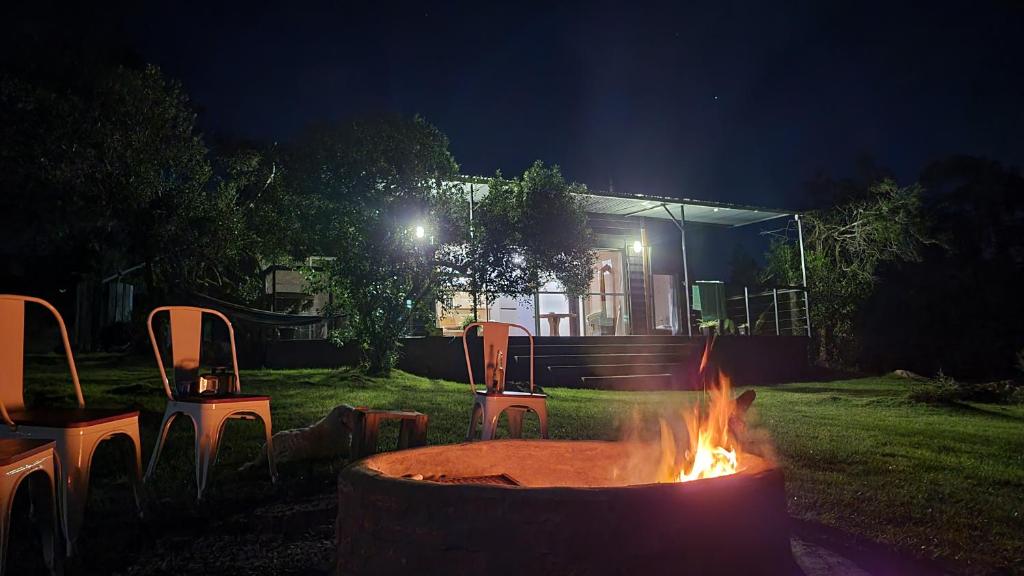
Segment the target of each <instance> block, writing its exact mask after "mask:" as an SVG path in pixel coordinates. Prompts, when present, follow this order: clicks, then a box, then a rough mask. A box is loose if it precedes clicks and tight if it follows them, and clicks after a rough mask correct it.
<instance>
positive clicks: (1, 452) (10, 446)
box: [0, 439, 57, 466]
mask: <svg viewBox="0 0 1024 576" xmlns="http://www.w3.org/2000/svg"><path fill="white" fill-rule="evenodd" d="M56 445H57V443H56V442H54V441H53V440H21V439H9V440H8V439H4V440H0V466H7V465H8V464H14V463H15V462H17V461H19V460H24V459H25V458H31V457H32V456H35V455H36V454H39V453H40V452H46V451H47V450H49V449H51V448H53V447H54V446H56Z"/></svg>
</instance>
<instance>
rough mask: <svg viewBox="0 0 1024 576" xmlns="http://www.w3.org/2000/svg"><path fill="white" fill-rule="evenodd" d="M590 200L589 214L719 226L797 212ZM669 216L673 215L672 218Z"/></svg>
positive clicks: (638, 197) (646, 199)
mask: <svg viewBox="0 0 1024 576" xmlns="http://www.w3.org/2000/svg"><path fill="white" fill-rule="evenodd" d="M461 184H463V186H464V190H465V191H466V194H467V195H468V194H469V188H470V186H472V188H473V192H474V198H476V200H477V201H479V200H482V199H483V198H484V197H485V196H487V193H488V192H489V189H488V186H487V184H481V183H477V182H462V183H461ZM580 196H582V197H583V198H584V200H585V201H586V205H587V212H590V213H592V214H608V215H612V216H643V217H645V218H659V219H662V220H671V219H672V218H673V217H674V218H675V219H677V220H682V219H683V218H682V216H683V214H684V213H685V216H686V218H685V220H686V221H687V222H697V223H700V224H713V225H717V226H729V227H737V226H748V225H750V224H757V223H758V222H764V221H766V220H773V219H775V218H782V217H783V216H790V215H792V214H793V213H792V212H787V211H784V210H778V209H769V208H761V207H757V206H744V205H741V204H728V203H724V202H708V201H704V200H691V199H689V198H666V197H663V196H649V195H646V194H618V193H614V192H588V193H586V194H580ZM666 209H667V211H666ZM669 213H671V214H672V216H669Z"/></svg>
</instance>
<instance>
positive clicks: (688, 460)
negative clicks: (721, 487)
mask: <svg viewBox="0 0 1024 576" xmlns="http://www.w3.org/2000/svg"><path fill="white" fill-rule="evenodd" d="M713 345H714V338H713V337H712V338H709V339H708V341H707V345H706V346H705V347H704V354H703V356H702V357H701V361H700V370H699V378H700V381H701V382H704V383H705V384H706V382H707V381H706V379H705V370H706V369H707V367H708V361H709V358H710V356H711V348H712V346H713ZM712 384H713V385H712V386H711V387H710V390H708V395H709V396H710V402H709V403H708V414H707V417H705V418H701V412H700V408H699V407H694V408H693V409H692V410H689V411H683V413H682V418H683V423H684V424H685V426H686V432H687V444H686V446H685V447H684V450H683V453H682V458H679V457H678V449H677V444H676V439H675V435H674V434H673V433H672V428H671V427H670V426H669V424H668V423H667V422H665V420H664V419H661V461H660V463H659V465H658V481H659V482H689V481H691V480H700V479H702V478H717V477H719V476H727V475H729V474H735V473H736V471H737V470H739V469H740V459H741V458H742V455H741V451H740V449H739V444H738V443H737V442H736V438H735V437H734V435H731V434H730V433H729V432H730V430H729V422H730V418H731V417H732V415H733V411H734V410H735V407H736V403H735V402H734V401H733V399H732V391H731V389H732V386H731V384H730V382H729V379H728V378H727V377H725V375H723V374H721V373H719V374H718V378H717V379H715V381H714V382H712Z"/></svg>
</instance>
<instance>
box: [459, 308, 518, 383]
mask: <svg viewBox="0 0 1024 576" xmlns="http://www.w3.org/2000/svg"><path fill="white" fill-rule="evenodd" d="M476 327H480V329H481V331H483V333H484V384H485V385H486V386H487V391H488V392H498V393H501V392H503V391H504V390H505V366H506V365H507V364H508V331H509V329H511V328H518V329H520V330H522V331H523V332H524V333H525V334H526V335H527V336H528V337H529V338H530V392H531V393H532V392H533V334H530V331H529V330H527V329H526V328H524V327H523V326H520V325H519V324H508V323H506V322H474V323H472V324H470V325H468V326H466V327H465V328H464V329H463V331H462V349H463V351H464V352H465V353H466V370H468V371H469V387H470V389H471V390H473V393H474V394H475V393H476V382H475V381H474V380H473V362H472V361H471V360H470V358H469V343H468V342H467V341H466V338H467V336H468V335H469V333H470V330H472V329H474V328H476Z"/></svg>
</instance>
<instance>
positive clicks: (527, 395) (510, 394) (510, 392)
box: [476, 390, 548, 398]
mask: <svg viewBox="0 0 1024 576" xmlns="http://www.w3.org/2000/svg"><path fill="white" fill-rule="evenodd" d="M476 393H477V394H478V395H480V396H498V397H501V396H505V397H508V398H547V397H548V395H547V394H543V393H541V392H534V393H532V394H531V393H529V392H516V391H515V390H505V391H504V392H488V391H487V390H477V391H476Z"/></svg>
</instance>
